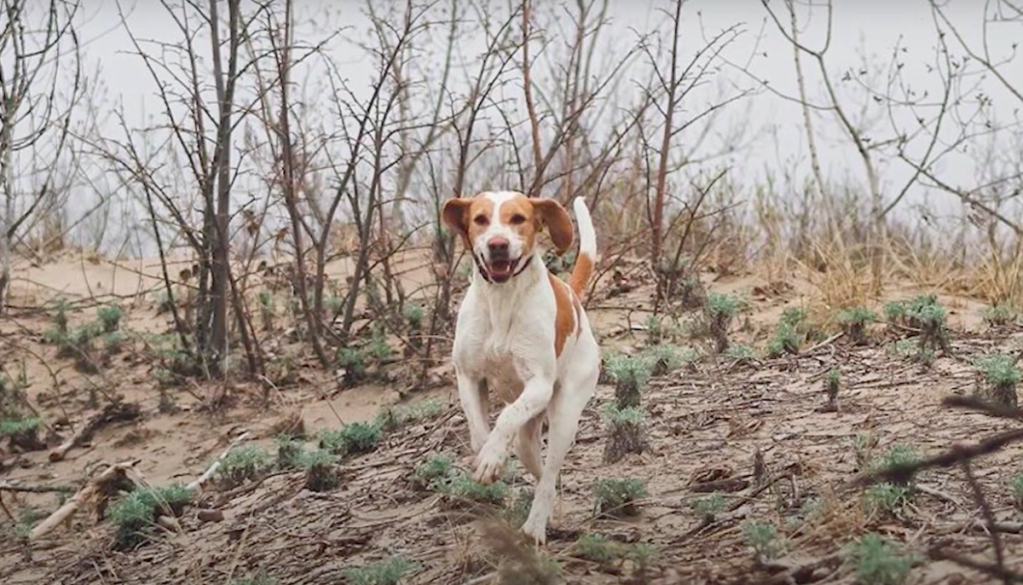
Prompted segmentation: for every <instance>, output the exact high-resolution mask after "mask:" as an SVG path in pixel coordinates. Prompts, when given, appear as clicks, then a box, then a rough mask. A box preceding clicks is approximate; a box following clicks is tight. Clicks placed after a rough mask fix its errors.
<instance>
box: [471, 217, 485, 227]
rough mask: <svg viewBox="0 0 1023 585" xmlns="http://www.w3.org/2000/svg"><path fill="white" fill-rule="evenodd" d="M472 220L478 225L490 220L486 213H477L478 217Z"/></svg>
mask: <svg viewBox="0 0 1023 585" xmlns="http://www.w3.org/2000/svg"><path fill="white" fill-rule="evenodd" d="M472 221H473V223H475V224H476V225H487V222H488V221H489V220H488V219H487V216H485V215H477V216H476V217H474V218H472Z"/></svg>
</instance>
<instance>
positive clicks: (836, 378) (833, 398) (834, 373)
mask: <svg viewBox="0 0 1023 585" xmlns="http://www.w3.org/2000/svg"><path fill="white" fill-rule="evenodd" d="M841 386H842V371H841V370H839V369H838V368H832V369H831V370H829V371H828V375H827V376H825V377H824V393H825V395H827V397H828V404H827V406H826V407H825V410H828V411H830V412H835V411H837V410H838V391H839V389H840V388H841Z"/></svg>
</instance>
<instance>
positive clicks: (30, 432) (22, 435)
mask: <svg viewBox="0 0 1023 585" xmlns="http://www.w3.org/2000/svg"><path fill="white" fill-rule="evenodd" d="M42 426H43V421H42V419H41V418H39V417H35V416H31V417H27V418H9V419H4V420H0V437H7V438H8V440H9V441H10V443H11V445H14V446H16V447H18V448H19V449H21V450H22V451H42V450H44V449H46V443H45V442H44V441H43V440H42V439H40V437H39V430H40V429H41V428H42Z"/></svg>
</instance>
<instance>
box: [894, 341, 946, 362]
mask: <svg viewBox="0 0 1023 585" xmlns="http://www.w3.org/2000/svg"><path fill="white" fill-rule="evenodd" d="M892 353H894V354H895V355H896V356H897V357H900V358H902V359H907V360H909V361H912V362H916V363H918V364H920V365H922V366H926V367H930V366H931V365H932V364H933V363H934V357H935V356H934V350H933V349H931V348H929V347H921V346H920V343H918V342H915V341H913V340H912V339H900V340H898V341H896V342H895V344H894V345H893V346H892Z"/></svg>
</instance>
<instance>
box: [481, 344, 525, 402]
mask: <svg viewBox="0 0 1023 585" xmlns="http://www.w3.org/2000/svg"><path fill="white" fill-rule="evenodd" d="M482 349H483V352H482V357H483V361H484V364H483V370H484V372H486V373H485V377H486V379H487V388H488V389H489V390H490V392H491V393H493V394H494V395H495V396H497V397H498V398H500V399H501V400H502V401H504V402H513V401H514V400H515V399H516V398H518V397H519V394H521V393H522V387H523V383H522V377H521V376H520V375H519V371H518V369H517V368H516V367H515V362H516V358H515V356H514V354H513V353H512V350H511V348H510V346H509V345H508V344H504V343H494V342H491V343H486V344H484V347H483V348H482Z"/></svg>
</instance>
